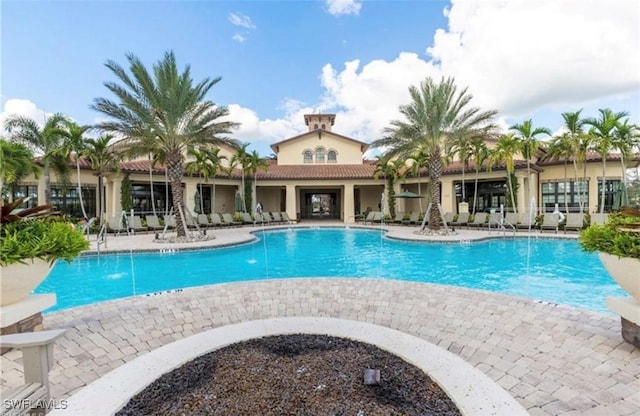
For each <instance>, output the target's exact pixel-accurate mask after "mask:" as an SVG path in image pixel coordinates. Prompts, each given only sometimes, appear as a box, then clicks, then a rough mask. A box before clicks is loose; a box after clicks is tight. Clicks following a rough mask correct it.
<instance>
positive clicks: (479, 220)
mask: <svg viewBox="0 0 640 416" xmlns="http://www.w3.org/2000/svg"><path fill="white" fill-rule="evenodd" d="M486 222H487V213H486V212H476V215H474V216H473V221H471V222H469V223H467V226H468V227H484V225H485V223H486Z"/></svg>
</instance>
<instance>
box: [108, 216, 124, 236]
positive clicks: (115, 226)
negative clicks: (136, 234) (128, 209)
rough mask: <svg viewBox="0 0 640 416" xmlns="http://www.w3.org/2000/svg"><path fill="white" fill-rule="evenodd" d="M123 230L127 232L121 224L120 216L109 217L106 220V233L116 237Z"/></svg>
mask: <svg viewBox="0 0 640 416" xmlns="http://www.w3.org/2000/svg"><path fill="white" fill-rule="evenodd" d="M123 230H124V231H125V232H126V231H127V229H126V228H125V227H124V224H122V217H121V216H117V217H110V218H109V219H108V220H107V232H110V233H114V234H116V235H118V234H120V232H121V231H123Z"/></svg>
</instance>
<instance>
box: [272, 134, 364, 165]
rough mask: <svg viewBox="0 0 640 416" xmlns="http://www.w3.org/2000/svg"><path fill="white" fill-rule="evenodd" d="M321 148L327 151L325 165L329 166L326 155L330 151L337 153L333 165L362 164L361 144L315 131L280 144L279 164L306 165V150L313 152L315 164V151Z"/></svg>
mask: <svg viewBox="0 0 640 416" xmlns="http://www.w3.org/2000/svg"><path fill="white" fill-rule="evenodd" d="M320 146H322V147H324V149H325V164H327V162H326V154H327V153H328V152H329V150H334V151H336V152H337V161H336V162H335V163H331V164H338V165H345V164H348V165H354V164H361V163H362V151H361V148H360V146H361V145H360V144H359V143H357V142H353V141H350V140H346V139H343V138H341V137H339V136H336V135H334V134H332V133H331V132H328V131H315V132H310V133H307V134H305V135H304V136H301V137H299V138H298V139H295V140H291V141H288V142H284V143H281V144H279V145H278V164H279V165H302V164H303V163H304V159H303V152H304V151H305V150H311V153H312V154H313V156H314V158H313V163H316V162H315V151H316V149H317V148H318V147H320Z"/></svg>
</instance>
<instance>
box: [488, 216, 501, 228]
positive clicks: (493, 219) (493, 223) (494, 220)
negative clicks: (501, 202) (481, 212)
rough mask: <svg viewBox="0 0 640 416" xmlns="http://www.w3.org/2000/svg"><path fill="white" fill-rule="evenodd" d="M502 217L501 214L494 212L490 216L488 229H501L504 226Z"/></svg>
mask: <svg viewBox="0 0 640 416" xmlns="http://www.w3.org/2000/svg"><path fill="white" fill-rule="evenodd" d="M501 220H502V215H500V213H499V212H494V213H491V214H489V219H488V220H487V227H488V228H489V229H491V228H500V226H501V225H502V221H501Z"/></svg>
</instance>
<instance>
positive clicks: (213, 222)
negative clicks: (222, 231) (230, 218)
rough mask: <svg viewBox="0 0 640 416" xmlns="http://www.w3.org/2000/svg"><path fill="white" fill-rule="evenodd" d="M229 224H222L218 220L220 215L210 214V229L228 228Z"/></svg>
mask: <svg viewBox="0 0 640 416" xmlns="http://www.w3.org/2000/svg"><path fill="white" fill-rule="evenodd" d="M230 225H231V224H227V223H226V222H222V220H221V219H220V214H218V213H217V212H214V213H212V214H211V226H212V227H225V226H230Z"/></svg>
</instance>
